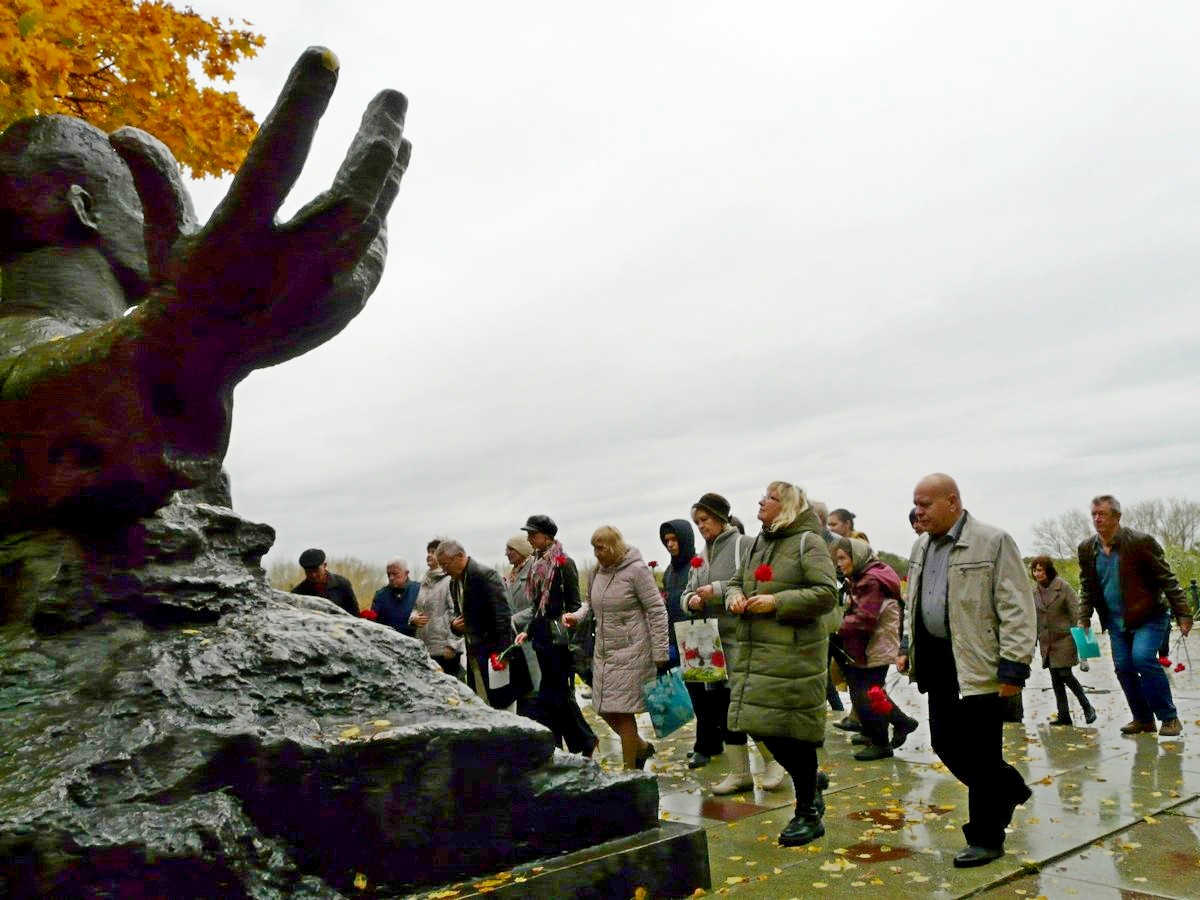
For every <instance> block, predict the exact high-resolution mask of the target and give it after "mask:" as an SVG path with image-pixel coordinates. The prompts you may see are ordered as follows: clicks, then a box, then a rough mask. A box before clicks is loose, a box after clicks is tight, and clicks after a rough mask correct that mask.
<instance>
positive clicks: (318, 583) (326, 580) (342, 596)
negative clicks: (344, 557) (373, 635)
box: [292, 547, 358, 616]
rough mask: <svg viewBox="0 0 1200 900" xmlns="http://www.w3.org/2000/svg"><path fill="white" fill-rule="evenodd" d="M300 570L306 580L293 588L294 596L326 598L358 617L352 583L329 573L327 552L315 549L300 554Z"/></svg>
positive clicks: (356, 601) (356, 599)
mask: <svg viewBox="0 0 1200 900" xmlns="http://www.w3.org/2000/svg"><path fill="white" fill-rule="evenodd" d="M300 568H302V569H303V570H304V580H303V581H302V582H300V583H299V584H298V585H296V586H295V587H294V588H292V593H293V594H301V595H303V596H305V597H324V598H325V599H326V600H328V601H329V602H331V603H334V604H336V605H338V606H340V607H341V608H342V609H344V610H345V611H346V612H348V613H349V614H350V615H352V616H357V615H358V598H357V597H355V596H354V588H353V587H352V586H351V585H350V581H349V580H348V579H346V578H343V577H342V576H341V575H335V574H334V573H333V572H330V571H329V566H328V564H326V562H325V551H324V550H318V549H317V548H315V547H313V548H311V549H309V550H305V551H304V552H303V553H301V554H300Z"/></svg>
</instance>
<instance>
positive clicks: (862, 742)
mask: <svg viewBox="0 0 1200 900" xmlns="http://www.w3.org/2000/svg"><path fill="white" fill-rule="evenodd" d="M850 743H852V744H854V745H855V746H856V747H866V746H867V745H869V744H873V743H874V741H872V740H871V739H870V738H869V737H867V736H866V735H865V734H863V733H862V732H861V731H860V732H859V733H858V734H856V735H855V736H854V737H852V738H850Z"/></svg>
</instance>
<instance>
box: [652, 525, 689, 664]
mask: <svg viewBox="0 0 1200 900" xmlns="http://www.w3.org/2000/svg"><path fill="white" fill-rule="evenodd" d="M668 533H670V534H673V535H675V537H677V538H678V539H679V553H678V554H677V555H676V556H672V557H671V558H670V560H669V561H668V562H667V564H666V566H665V567H664V568H663V602H664V603H666V604H667V620H668V622H669V623H670V624H669V626H668V628H669V630H668V632H667V639H668V640H669V641H670V644H671V647H670V653H671V665H677V664H678V663H679V645H678V644H677V643H676V641H675V623H676V622H678V621H680V620H681V619H690V618H691V616H690V615H689V614H688V612H687V610H685V609H684V608H683V604H682V602H681V600H682V597H683V592H684V589H685V588H686V587H687V585H688V576H689V575H690V574H691V571H692V557H693V556H695V555H696V536H695V534H694V533H693V532H692V523H691V522H689V521H687V519H672V520H671V521H669V522H663V523H662V524H661V525H659V526H658V539H659V540H660V541H662V544H663V546H664V547H665V546H667V534H668Z"/></svg>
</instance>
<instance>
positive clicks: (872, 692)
mask: <svg viewBox="0 0 1200 900" xmlns="http://www.w3.org/2000/svg"><path fill="white" fill-rule="evenodd" d="M867 702H868V703H869V704H870V705H871V709H872V710H874V711H875V712H876V713H878V714H879V715H881V716H886V715H888V714H890V713H891V711H892V700H891V698H890V697H888V695H887V691H885V690H884V689H883V688H881V687H879V686H878V685H876V686H875V687H872V688H869V689H868V690H867Z"/></svg>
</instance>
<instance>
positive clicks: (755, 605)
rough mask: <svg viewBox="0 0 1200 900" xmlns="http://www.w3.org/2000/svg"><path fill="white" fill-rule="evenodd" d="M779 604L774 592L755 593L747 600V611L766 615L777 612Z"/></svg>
mask: <svg viewBox="0 0 1200 900" xmlns="http://www.w3.org/2000/svg"><path fill="white" fill-rule="evenodd" d="M778 606H779V604H778V603H776V602H775V595H774V594H755V595H754V596H753V597H751V598H749V599H748V600H747V601H746V612H749V613H756V614H758V615H764V614H766V613H773V612H775V610H776V609H777V608H778Z"/></svg>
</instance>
